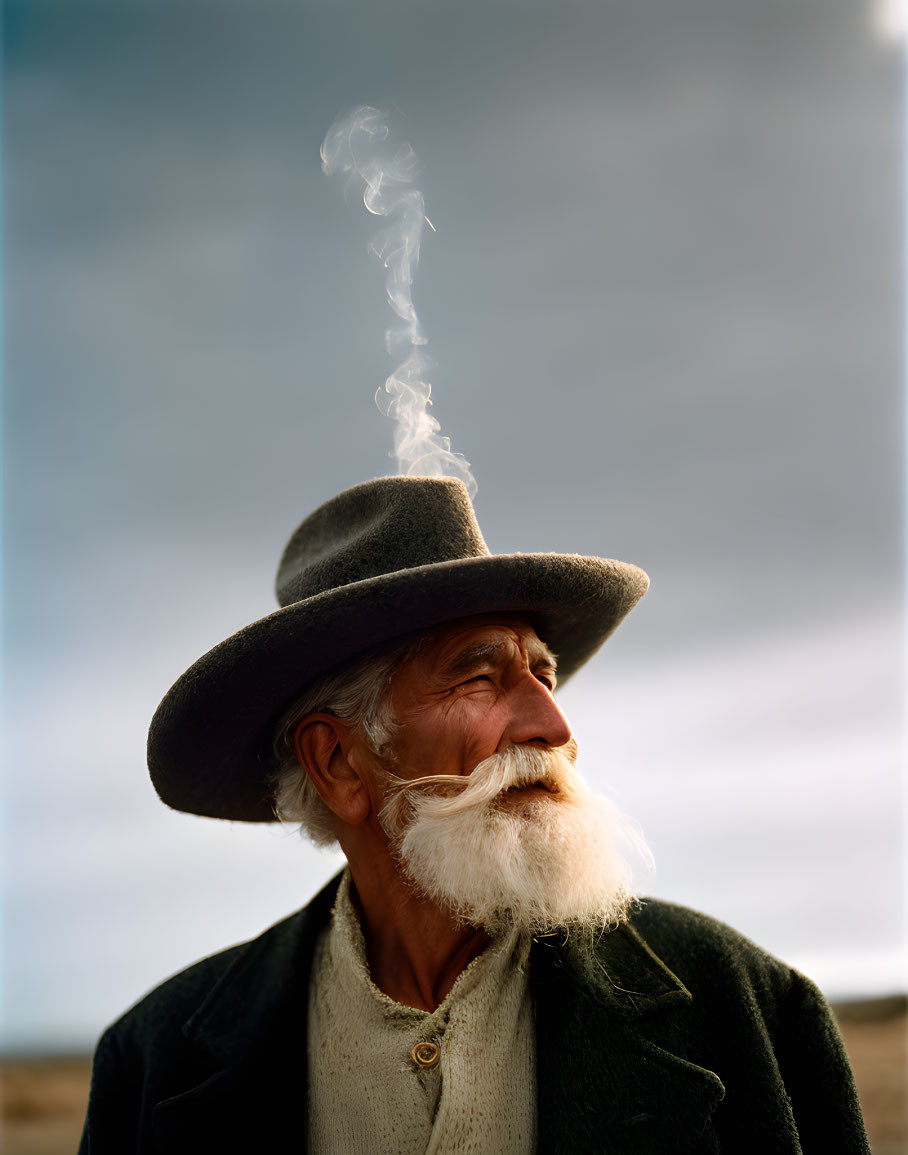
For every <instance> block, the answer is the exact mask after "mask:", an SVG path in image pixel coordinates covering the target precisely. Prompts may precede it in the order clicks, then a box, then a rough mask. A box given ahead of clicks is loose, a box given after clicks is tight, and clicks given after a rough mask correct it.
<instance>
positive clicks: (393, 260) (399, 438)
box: [321, 106, 476, 497]
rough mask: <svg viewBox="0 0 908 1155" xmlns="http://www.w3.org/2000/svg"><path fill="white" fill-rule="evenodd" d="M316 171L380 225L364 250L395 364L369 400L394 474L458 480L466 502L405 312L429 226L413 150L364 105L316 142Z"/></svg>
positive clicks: (419, 337) (462, 470) (410, 315)
mask: <svg viewBox="0 0 908 1155" xmlns="http://www.w3.org/2000/svg"><path fill="white" fill-rule="evenodd" d="M321 156H322V168H323V169H324V171H325V172H326V173H327V174H328V175H329V176H333V175H335V174H340V175H342V176H348V177H350V178H352V179H353V180H355V181H357V182H359V181H361V182H362V184H363V194H362V196H363V204H364V205H365V206H366V208H367V209H368V210H369V212H370V213H373V214H374V215H375V216H380V217H385V218H386V219H387V220H388V222H389V223H388V227H387V228H385V229H383V230H382V232H380V233H379V234H378V235H376V236H375V237H373V239H372V240H371V242H370V244H369V250H370V252H372V253H374V254H375V256H377V257H378V259H379V260H380V261H381V262H382V264H383V265H384V266H385V268H386V269H387V277H386V280H385V287H386V290H387V294H388V303H389V304H390V305H391V308H392V309H393V310H394V312H395V313H396V314H397V316H398V317H399V318H400V320H401V322H402V324H400V325H398V326H396V327H394V328H391V329H389V330H388V331H387V333H386V334H385V345H386V348H387V350H388V353H389V354H390V355H392V356H393V355H394V354H399V355H401V356H402V357H403V360H402V362H401V363H400V365H398V366H397V368H396V369H395V370H394V372H393V373H392V374H391V375H390V376H389V377H388V379H387V380H386V381H385V384H384V398H383V399H384V402H385V404H384V405H382V404H381V402H380V401H379V395H380V394H381V393H382V388H381V387H379V389H378V390H377V391H376V395H375V396H376V402H378V404H379V408H380V409H381V410H382V412H383V413H385V414H386V415H387V416H388V417H393V418H394V420H395V421H396V423H397V425H396V428H395V432H394V452H395V454H396V456H397V464H398V472H399V473H403V474H407V475H410V476H420V477H446V476H447V477H459V478H460V479H461V480H462V481H463V482H464V483H465V484H466V486H467V489H468V490H469V492H470V496H471V497H472V496H473V495H474V494H475V493H476V481H475V479H474V477H473V475H472V473H471V472H470V463H469V462H468V461H466V460H465V459H464V457H463V455H462V454H460V453H454V452H453V451H452V449H451V441H450V438H448V437H442V436H441V426H440V425H439V423H438V421H437V420H436V419H435V418H434V417H432V416H431V415H430V414H429V412H428V407H429V405H431V404H432V400H431V395H432V386H431V385H430V384H429V382H428V380H427V379H426V374H427V373H428V371H429V368H430V366H431V364H432V362H431V360H430V359H429V357H427V356H426V354H425V351H424V349H425V345H426V337H425V335H424V333H423V330H422V326H421V325H420V322H419V317H418V316H417V314H416V309H415V308H414V307H413V292H412V288H413V273H414V270H415V269H416V265H417V263H418V261H419V245H420V240H421V238H422V227H423V222H426V223H428V224H429V226H430V228H432V229H433V230H434V225H432V222H431V221H430V220H429V219H428V217H427V216H426V212H425V203H424V201H423V195H422V193H421V192H420V191H419V189H417V188H414V187H413V181H414V179H415V177H416V174H417V171H418V167H419V166H418V162H417V159H416V153H415V152H414V151H413V149H412V148H411V146H410V145H409V144H401V145H395V144H394V143H393V142H392V140H391V133H390V130H389V128H388V124H387V119H386V117H385V114H384V113H382V112H380V111H379V110H378V109H376V108H369V107H366V106H363V107H360V108H356V109H354V110H353V111H352V112H350V113H347V114H346V115H344V116H341V117H339V118H338V119H337V120H336V121H335V122H334V124H333V125H332V126H331V128H330V129H329V130H328V135H327V136H326V137H325V139H324V141H323V142H322V147H321Z"/></svg>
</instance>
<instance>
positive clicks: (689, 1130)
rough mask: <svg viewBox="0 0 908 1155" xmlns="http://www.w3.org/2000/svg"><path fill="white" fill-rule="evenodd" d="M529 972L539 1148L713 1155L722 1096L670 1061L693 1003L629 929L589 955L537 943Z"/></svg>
mask: <svg viewBox="0 0 908 1155" xmlns="http://www.w3.org/2000/svg"><path fill="white" fill-rule="evenodd" d="M530 965H531V971H530V973H531V981H532V983H533V988H534V996H535V1006H536V1070H537V1096H538V1105H539V1149H540V1150H541V1151H555V1152H560V1151H565V1152H568V1151H569V1152H571V1153H572V1155H573V1153H578V1155H579V1153H581V1152H590V1153H592V1152H600V1151H609V1152H610V1153H614V1155H620V1153H624V1152H626V1153H631V1152H633V1153H635V1155H637V1153H640V1152H665V1151H677V1152H682V1151H689V1152H694V1151H703V1152H708V1151H711V1150H713V1149H714V1135H713V1134H712V1130H711V1128H710V1126H709V1122H710V1118H711V1116H712V1114H713V1112H714V1110H715V1108H716V1106H717V1105H718V1104H719V1102H720V1101H721V1100H722V1098H723V1097H724V1095H725V1088H724V1087H723V1086H722V1083H721V1081H720V1079H719V1077H718V1076H717V1075H716V1074H714V1073H713V1072H712V1071H708V1070H706V1069H704V1068H703V1067H700V1066H698V1065H696V1064H695V1063H692V1062H689V1061H688V1060H687V1059H685V1058H684V1057H683V1056H682V1055H680V1054H677V1053H675V1052H676V1050H677V1042H676V1040H678V1039H683V1038H684V1030H683V1026H681V1025H680V1020H681V1019H683V1018H684V1016H686V1015H687V1014H688V1012H689V1008H690V1007H691V1004H692V1002H693V998H692V996H691V994H690V992H689V991H688V990H687V988H686V987H685V986H684V984H683V983H682V982H681V980H680V979H679V978H678V977H677V976H676V975H675V974H674V973H673V972H672V971H671V970H669V968H668V967H667V966H666V965H665V963H664V962H663V961H662V960H661V959H660V958H659V957H658V956H657V955H656V954H654V953H653V951H652V950H651V949H650V948H649V946H648V945H647V944H646V942H644V940H643V939H642V938H641V936H640V935H639V934H638V932H637V931H636V930H635V929H634V927H633V925H631V924H624V925H622V926H620V927H619V928H618V929H616V930H613V931H611V932H609V933H608V934H606V935H604V936H603V937H602V938H601V939H600V940H599V942H598V943H596V944H594V945H593V946H590V945H589V944H586V945H584V944H583V943H579V942H578V943H571V942H568V943H562V944H558V943H556V944H555V945H554V946H552V945H549V942H547V941H546V940H541V941H537V943H536V944H534V949H533V952H532V954H531V963H530ZM715 1149H717V1148H715Z"/></svg>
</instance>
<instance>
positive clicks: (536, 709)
mask: <svg viewBox="0 0 908 1155" xmlns="http://www.w3.org/2000/svg"><path fill="white" fill-rule="evenodd" d="M555 669H556V662H555V658H554V656H553V655H552V653H551V652H550V651H549V649H548V648H547V647H546V646H545V645H544V644H543V643H542V642H541V641H540V640H539V638H538V637H537V635H536V632H535V631H534V630H533V628H532V626H530V624H529V623H528V622H527V621H526V620H524V619H523V618H520V617H510V616H504V617H500V616H492V615H483V616H481V617H475V618H466V619H463V620H461V621H458V622H455V623H453V624H452V625H450V626H447V627H445V628H444V629H442V630H441V631H439V632H438V633H435V634H433V635H432V636H431V637H430V639H429V640H428V641H427V642H426V643H425V644H424V645H423V647H422V648H421V649H420V650H419V651H418V653H417V654H416V656H415V657H414V658H412V659H411V660H410V661H409V662H408V663H407V664H406V665H405V666H404V667H402V668H401V669H400V670H399V671H398V672H397V674H396V675H395V678H394V682H393V686H392V706H393V715H394V718H395V722H396V723H397V731H396V734H395V739H394V744H393V745H394V763H395V765H394V769H395V771H396V772H397V773H399V774H400V775H401V776H402V777H405V778H417V777H421V776H423V775H428V774H456V775H469V774H470V773H471V772H472V771H473V769H474V768H475V767H476V766H477V765H478V764H479V763H480V762H482V761H483V760H484V759H486V758H488V757H489V756H490V755H492V754H497V753H500V752H501V751H502V750H505V749H507V747H509V746H523V745H532V746H536V747H540V748H543V749H552V748H555V747H560V746H565V745H566V744H567V743H568V742H570V741H571V729H570V726H569V725H568V723H567V720H566V718H565V716H564V714H562V712H561V710H560V709H559V707H558V705H557V703H556V702H555V699H554V698H553V696H552V691H553V690H554V688H555ZM530 789H532V788H530ZM536 789H538V788H536Z"/></svg>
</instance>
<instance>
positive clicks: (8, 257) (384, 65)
mask: <svg viewBox="0 0 908 1155" xmlns="http://www.w3.org/2000/svg"><path fill="white" fill-rule="evenodd" d="M875 10H876V9H875V6H874V5H873V4H871V3H867V4H866V5H865V4H861V5H854V4H852V3H850V2H847V0H804V2H803V3H800V4H798V5H796V6H793V5H790V4H781V3H775V2H772V0H771V2H769V3H767V2H766V0H742V2H741V3H740V4H737V5H734V6H728V5H724V4H721V3H719V0H679V2H678V3H676V4H672V5H669V4H667V3H665V0H658V2H657V0H638V2H637V3H635V4H633V5H631V4H629V3H627V2H624V3H619V2H617V0H609V2H607V3H603V4H595V5H594V4H589V3H585V2H577V0H570V2H568V3H565V4H563V5H559V6H558V7H557V8H556V7H555V6H553V5H545V4H533V5H522V6H521V7H520V9H519V10H518V9H516V7H515V6H514V5H513V4H511V3H508V2H507V0H497V2H493V3H491V4H478V3H458V4H455V3H453V0H439V2H438V3H436V4H433V5H420V4H417V3H416V2H415V0H414V2H409V0H397V2H395V3H393V4H390V5H383V6H381V7H380V8H376V7H374V6H369V5H366V4H353V5H348V6H345V8H344V11H343V12H341V11H338V10H336V9H334V8H332V7H331V6H329V5H324V4H321V3H315V2H308V0H301V2H299V3H275V2H272V0H265V2H262V3H259V4H257V5H255V6H252V5H251V4H248V3H241V2H237V3H231V4H216V5H215V4H211V3H206V2H199V0H184V2H182V3H179V4H176V3H141V2H137V3H133V4H130V5H122V4H114V3H112V2H98V0H83V2H82V3H80V4H79V5H70V4H65V3H51V2H43V0H42V2H41V3H27V2H25V0H10V2H9V3H7V4H6V5H4V10H3V37H4V41H3V50H4V73H3V110H4V113H3V115H4V120H3V213H4V266H3V305H4V318H3V328H4V345H5V349H4V352H5V359H4V382H5V384H4V415H3V429H4V448H3V453H4V462H5V471H4V513H3V524H4V625H3V629H4V655H3V657H4V680H3V693H4V716H5V723H6V724H5V727H4V729H5V732H6V735H5V746H4V777H3V783H2V794H0V824H2V842H3V845H4V850H3V852H2V853H3V861H2V877H3V887H2V891H0V919H2V932H3V946H2V957H0V985H2V988H3V992H2V1003H0V1039H2V1040H3V1042H2V1049H3V1050H4V1051H7V1052H12V1051H15V1050H22V1051H37V1050H41V1049H48V1050H67V1049H83V1048H86V1047H88V1046H90V1045H91V1044H92V1043H93V1041H94V1039H95V1037H96V1036H97V1035H98V1033H99V1032H100V1030H101V1029H102V1028H103V1026H104V1025H105V1024H106V1023H107V1022H109V1021H110V1020H112V1019H113V1018H115V1017H116V1016H117V1015H118V1014H119V1013H121V1012H122V1011H123V1010H125V1008H126V1007H127V1006H128V1005H129V1004H130V1003H132V1002H134V1001H135V1000H136V999H138V998H139V997H140V996H141V995H142V994H143V993H144V991H146V990H147V989H149V988H150V987H151V986H153V985H156V984H157V983H158V982H160V981H161V980H163V979H164V978H165V977H166V976H167V975H168V974H171V973H173V972H174V971H177V970H179V969H181V968H182V967H183V966H185V965H188V964H189V963H190V962H192V961H194V960H195V959H197V958H199V957H201V956H203V955H205V954H208V953H211V952H213V951H216V950H218V949H221V948H224V947H227V946H229V945H231V944H232V943H234V942H237V941H240V940H242V939H244V938H248V937H252V936H253V935H255V934H257V933H259V932H260V931H261V930H263V929H265V927H266V926H267V925H268V924H269V923H271V922H273V921H275V920H276V919H278V918H280V917H282V916H283V915H284V914H286V913H289V912H290V911H291V910H293V909H295V908H296V907H298V906H300V905H302V904H303V903H304V902H305V901H307V900H308V898H309V897H310V896H311V895H312V894H313V893H314V892H315V891H316V890H317V889H318V888H319V887H320V886H321V884H322V883H323V882H324V881H326V880H327V878H328V877H329V876H330V875H331V874H333V873H334V871H335V870H336V869H337V866H338V863H339V861H340V859H339V857H338V856H337V855H334V856H332V855H325V854H321V853H319V852H317V851H315V850H314V849H312V848H310V847H308V846H307V845H306V844H304V843H302V842H301V840H300V839H299V838H298V837H297V836H296V835H295V834H294V833H293V832H290V831H281V830H273V829H260V828H248V827H243V826H241V825H239V824H228V823H222V824H218V823H216V822H213V821H209V820H205V819H200V818H194V817H191V816H188V815H181V814H176V813H174V812H171V811H168V810H166V809H165V808H164V807H163V806H162V805H161V804H160V803H159V802H158V800H157V799H156V797H155V795H154V792H153V790H152V788H151V786H150V784H149V782H148V780H147V773H146V771H145V768H144V743H145V732H146V729H147V725H148V721H149V719H150V717H151V715H152V713H153V711H154V708H155V706H156V704H157V702H158V701H159V700H160V698H161V696H162V695H163V694H164V692H165V691H166V690H167V688H168V687H169V685H170V684H171V683H172V682H173V681H174V680H175V678H176V677H177V676H178V675H179V674H180V673H181V672H182V671H183V670H184V669H185V668H186V667H187V666H188V665H189V664H190V663H191V662H192V661H194V660H195V659H196V658H197V657H198V656H199V655H200V654H201V653H203V652H204V651H206V650H207V649H208V648H210V647H211V646H213V645H214V644H216V643H217V642H219V641H220V640H221V639H223V638H225V637H227V636H228V635H229V634H230V633H232V632H233V631H235V630H236V629H238V628H240V627H242V626H243V625H245V624H246V623H247V622H249V621H251V620H253V619H255V618H257V617H260V616H263V615H265V614H267V613H269V612H271V611H272V609H273V608H274V601H273V594H272V592H271V582H272V580H273V572H274V568H275V566H276V564H277V560H278V557H279V554H280V551H281V549H282V547H283V545H284V542H285V541H286V539H287V537H288V536H289V534H290V533H291V532H292V530H293V528H294V527H295V525H296V524H298V523H299V521H300V520H302V518H303V517H304V516H306V515H307V514H308V513H309V512H311V511H312V510H313V509H315V508H316V507H317V506H318V505H319V504H320V503H321V502H322V501H324V500H326V499H327V498H329V497H331V496H332V495H333V494H335V493H337V492H339V491H340V490H342V489H344V488H347V487H348V486H351V485H354V484H356V483H358V482H360V481H364V480H367V479H368V478H369V477H372V476H376V475H382V474H386V473H390V472H393V469H394V465H393V461H392V459H391V450H392V436H393V424H392V422H390V421H389V420H388V419H387V418H385V417H383V416H382V415H381V414H380V413H379V412H378V411H377V409H376V408H375V405H374V402H373V395H374V393H375V390H376V388H378V387H379V386H380V385H381V384H382V382H383V381H384V378H385V376H386V375H387V373H388V372H390V370H391V368H392V367H393V362H392V361H391V360H389V358H388V357H387V356H386V354H385V351H384V347H383V335H384V331H385V329H386V328H387V327H388V325H389V324H390V322H391V320H392V315H391V312H390V310H389V309H388V307H387V304H386V301H385V297H384V289H383V272H382V270H381V268H380V265H379V264H378V262H377V261H376V260H375V259H374V257H372V256H371V255H369V254H368V253H367V251H366V246H367V241H368V238H369V236H370V235H371V234H372V233H373V232H374V230H375V223H374V221H371V220H369V219H366V214H365V213H364V212H363V211H362V208H361V206H358V205H356V204H355V203H353V202H351V203H347V202H345V198H344V196H343V195H342V194H341V191H340V189H339V188H338V186H337V184H336V183H335V182H334V181H332V180H329V179H328V178H326V177H325V175H324V174H323V173H322V172H321V168H320V163H319V155H318V148H319V144H320V142H321V140H322V138H323V137H324V134H325V132H326V131H327V129H328V127H329V126H330V125H331V123H332V121H333V120H334V118H335V116H336V115H337V114H338V113H340V112H342V111H344V110H345V109H347V108H350V107H353V106H354V105H357V104H360V103H366V104H372V105H375V106H378V107H382V108H385V109H387V110H388V111H389V113H390V115H391V117H392V122H393V125H394V130H395V132H396V133H397V134H398V135H399V136H400V138H401V139H402V140H407V141H409V142H410V143H411V144H412V145H413V147H414V149H415V150H416V153H417V155H418V157H419V159H420V162H421V166H422V169H421V173H420V177H419V182H418V183H419V187H420V188H421V190H422V191H423V193H424V195H425V198H426V212H427V215H428V216H429V218H430V219H431V221H432V223H433V225H434V226H435V228H436V229H437V232H431V231H427V232H426V233H425V234H424V235H423V238H422V255H421V260H420V264H419V267H418V269H417V270H416V274H415V279H414V285H413V297H414V301H415V305H416V309H417V310H418V312H419V315H420V318H421V321H422V323H423V326H424V329H425V332H426V335H427V337H428V347H427V351H428V353H429V355H430V356H431V357H432V358H433V360H434V361H435V363H436V369H435V372H434V376H433V378H432V384H433V400H434V407H433V413H434V415H435V416H436V417H437V418H438V419H439V420H440V422H441V427H442V433H443V434H444V435H447V436H449V437H450V438H451V441H452V447H453V449H454V450H455V451H457V452H460V453H463V454H464V455H465V456H466V458H467V460H468V461H469V462H470V463H471V465H472V470H473V473H474V474H475V476H476V478H477V481H478V484H479V490H478V494H477V497H476V509H477V514H478V517H479V521H480V525H481V526H482V529H483V532H484V534H485V537H486V540H487V542H488V543H489V546H490V548H491V549H492V550H493V551H494V552H501V553H507V552H514V551H523V552H533V551H554V552H571V553H581V554H595V555H601V556H609V557H617V558H621V559H622V560H625V561H629V562H634V563H636V564H639V565H640V566H642V567H643V568H644V569H645V570H647V572H648V573H649V574H650V577H651V579H652V587H651V589H650V591H649V593H648V594H647V596H646V597H645V598H644V599H643V601H642V602H641V603H640V605H639V606H638V607H637V608H636V609H635V610H634V612H633V613H632V614H631V615H630V617H629V618H628V620H627V622H626V623H625V624H624V625H622V627H621V628H620V629H619V631H618V632H617V633H616V635H615V636H614V637H613V638H612V639H610V640H609V642H608V643H607V644H606V646H605V647H604V648H603V650H602V651H601V652H600V653H599V654H598V655H597V656H596V658H595V659H594V660H593V661H592V662H591V663H590V664H589V666H588V667H587V668H586V669H585V670H584V671H583V672H582V673H581V674H580V675H578V677H577V679H576V681H575V682H572V683H571V684H570V685H569V686H568V687H567V688H566V690H565V692H564V696H563V701H564V704H565V708H566V711H567V713H568V716H569V717H570V719H571V721H572V723H573V726H574V730H575V733H576V734H577V737H578V741H579V743H580V751H581V763H580V765H581V769H582V770H583V771H584V773H585V774H586V776H587V777H588V779H589V780H590V781H591V782H592V783H594V784H595V785H596V787H597V788H599V789H601V790H603V791H605V792H608V793H609V794H610V795H611V796H612V797H614V798H615V799H616V801H617V802H618V803H619V805H620V806H621V807H622V808H623V809H625V810H626V811H627V812H628V813H630V814H631V815H632V816H633V817H635V818H636V819H637V820H638V821H639V822H640V824H641V826H642V828H643V830H644V832H645V833H646V835H647V837H648V838H649V840H650V843H651V845H652V846H653V849H654V852H655V855H656V860H657V870H656V873H655V875H654V876H653V877H652V878H644V879H642V880H641V883H642V886H643V888H644V889H645V890H646V891H648V892H649V893H651V894H654V895H657V896H658V897H662V898H668V899H670V900H672V901H677V902H681V903H683V904H685V905H691V906H694V907H697V908H699V909H702V910H704V911H706V913H708V914H711V915H714V916H716V917H719V918H721V919H723V920H724V921H727V922H730V923H732V924H733V925H734V926H736V927H737V928H738V929H739V930H741V931H742V932H743V933H745V934H747V935H748V936H749V937H751V938H754V939H755V940H756V941H758V942H759V943H760V944H761V945H762V946H764V947H765V948H766V949H768V950H770V951H772V952H773V953H776V954H778V955H780V956H782V957H784V958H785V959H786V960H787V961H789V962H790V963H792V965H795V966H799V967H801V968H802V969H804V970H805V971H807V972H808V973H809V974H811V976H812V977H814V978H815V979H816V980H817V981H818V982H819V983H820V985H821V987H822V988H823V989H824V991H825V992H826V993H827V995H829V996H830V997H832V998H836V999H849V998H853V997H868V996H873V995H888V994H891V993H896V992H904V991H905V989H906V979H905V976H906V973H908V957H906V949H905V925H904V918H905V914H904V912H905V898H906V895H905V879H906V867H905V829H904V826H905V794H904V789H905V788H904V783H903V759H904V718H903V714H904V639H905V621H904V564H903V549H904V546H903V516H904V501H903V487H904V464H903V461H904V447H903V441H904V399H903V390H904V381H903V342H904V326H903V306H904V302H903V268H902V263H903V245H904V233H903V227H904V222H903V214H904V205H903V197H904V187H903V166H904V157H903V139H904V124H903V71H904V65H903V54H902V49H901V48H900V47H898V46H896V45H894V44H892V43H887V42H885V41H884V40H883V39H881V38H880V36H879V35H878V34H877V33H876V32H875V31H874V12H875Z"/></svg>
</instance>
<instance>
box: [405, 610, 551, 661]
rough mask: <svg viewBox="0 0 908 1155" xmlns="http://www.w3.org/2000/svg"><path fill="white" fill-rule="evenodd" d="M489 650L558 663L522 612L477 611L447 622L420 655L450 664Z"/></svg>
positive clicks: (430, 636)
mask: <svg viewBox="0 0 908 1155" xmlns="http://www.w3.org/2000/svg"><path fill="white" fill-rule="evenodd" d="M485 649H487V650H488V651H489V653H490V654H491V653H492V652H494V651H498V650H501V651H505V650H511V651H515V650H516V651H518V652H520V653H522V654H524V655H525V656H526V658H527V660H528V661H529V662H531V663H536V662H541V661H545V662H546V663H547V664H549V665H551V666H552V667H554V665H555V655H554V654H553V653H552V652H551V650H550V649H549V648H548V646H547V645H546V644H545V643H544V642H543V641H542V640H541V638H540V637H539V635H538V634H537V633H536V631H535V629H534V628H533V626H532V624H531V623H530V621H529V619H528V618H526V617H524V616H523V615H521V614H477V615H476V616H474V617H469V618H460V619H458V620H457V621H454V622H447V623H446V624H445V625H443V626H439V627H438V628H437V629H434V630H431V631H429V633H428V634H426V636H425V638H424V640H423V642H422V644H421V645H420V646H419V649H418V651H417V655H416V656H417V658H419V657H422V658H423V659H424V660H425V661H427V662H429V663H431V664H432V665H433V666H447V665H449V664H452V663H454V664H456V663H457V662H458V661H460V660H462V659H463V658H464V656H465V655H468V654H473V653H476V654H478V653H479V652H480V651H482V650H485Z"/></svg>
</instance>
